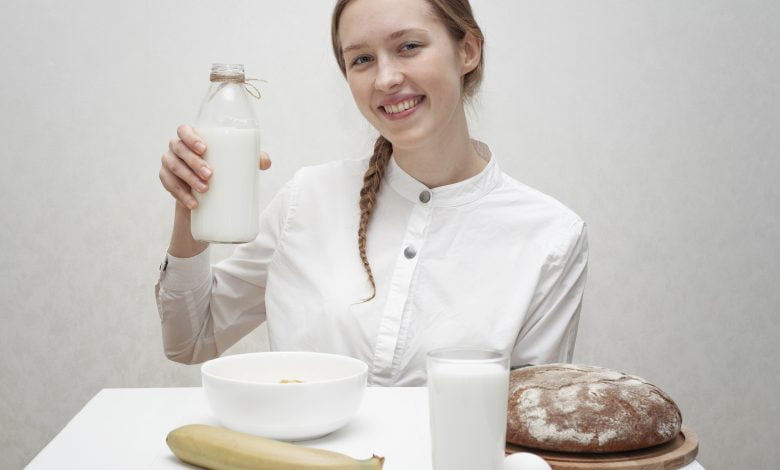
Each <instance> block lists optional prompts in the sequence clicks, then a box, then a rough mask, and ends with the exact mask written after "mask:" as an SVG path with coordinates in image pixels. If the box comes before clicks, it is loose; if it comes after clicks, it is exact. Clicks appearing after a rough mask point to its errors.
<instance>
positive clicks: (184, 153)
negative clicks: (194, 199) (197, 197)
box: [168, 139, 211, 188]
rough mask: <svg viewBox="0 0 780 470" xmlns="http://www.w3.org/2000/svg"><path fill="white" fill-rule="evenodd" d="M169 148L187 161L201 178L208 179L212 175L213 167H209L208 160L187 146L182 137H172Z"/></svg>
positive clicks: (194, 172)
mask: <svg viewBox="0 0 780 470" xmlns="http://www.w3.org/2000/svg"><path fill="white" fill-rule="evenodd" d="M168 150H169V152H170V153H172V154H173V155H175V156H176V157H178V159H180V160H181V161H183V162H184V163H186V164H187V166H188V167H189V168H190V170H191V171H192V173H193V174H195V175H197V176H198V177H199V178H200V179H201V180H203V181H207V180H208V179H209V177H211V168H209V165H208V164H207V163H206V161H205V160H203V158H201V157H200V155H197V154H195V153H194V152H193V151H192V150H191V149H190V148H189V147H187V145H186V144H184V141H182V140H181V139H171V141H170V142H168ZM180 176H181V175H180ZM193 183H194V182H193ZM192 187H193V188H195V185H194V184H193V185H192Z"/></svg>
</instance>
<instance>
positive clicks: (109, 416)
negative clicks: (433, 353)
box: [26, 387, 704, 470]
mask: <svg viewBox="0 0 780 470" xmlns="http://www.w3.org/2000/svg"><path fill="white" fill-rule="evenodd" d="M190 423H201V424H212V425H219V422H218V421H217V420H216V418H215V417H214V416H213V415H212V414H211V410H210V409H209V407H208V404H207V402H206V397H205V395H204V393H203V389H202V388H200V387H191V388H113V389H111V388H109V389H103V390H101V391H100V392H98V393H97V394H96V395H95V396H94V397H93V398H92V399H91V400H90V401H89V402H88V403H87V404H86V405H85V406H84V408H83V409H82V410H81V411H79V413H78V414H76V416H75V417H74V418H73V419H72V420H71V421H70V422H69V423H68V424H67V425H66V426H65V428H64V429H63V430H62V431H61V432H60V433H59V434H58V435H57V436H56V437H55V438H54V439H53V440H52V441H51V442H50V443H49V444H48V445H47V446H46V447H45V448H44V449H43V450H41V452H40V453H39V454H38V455H37V456H36V457H35V458H34V459H33V460H32V462H30V464H29V465H28V466H27V467H26V468H27V469H28V470H37V469H61V468H79V469H82V470H88V469H100V470H103V469H106V468H111V469H115V470H119V469H132V470H139V469H141V470H143V469H151V470H163V469H171V470H175V469H194V468H196V467H192V466H190V465H186V464H183V463H181V462H180V461H179V460H178V459H177V458H176V457H175V456H174V455H173V454H172V453H171V451H170V450H169V449H168V446H167V445H166V444H165V436H166V435H167V434H168V432H169V431H171V430H172V429H175V428H177V427H179V426H182V425H184V424H190ZM300 444H302V445H306V446H310V447H317V448H322V449H328V450H333V451H337V452H342V453H344V454H347V455H350V456H352V457H354V458H358V459H364V458H369V457H371V455H372V454H377V455H383V456H385V458H386V461H385V466H384V469H385V470H431V456H430V446H431V444H430V431H429V428H428V391H427V388H425V387H369V388H367V389H366V394H365V397H364V399H363V403H362V405H361V407H360V409H359V410H358V413H357V414H356V415H355V417H354V418H353V419H352V420H351V421H350V422H349V423H348V424H347V425H346V426H344V427H343V428H341V429H339V430H337V431H335V432H333V433H331V434H329V435H327V436H325V437H322V438H320V439H315V440H311V441H303V442H301V443H300ZM684 470H704V468H703V467H702V466H701V465H699V464H698V463H697V462H693V463H691V464H690V465H687V466H685V467H684Z"/></svg>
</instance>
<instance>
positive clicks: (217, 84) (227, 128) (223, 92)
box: [190, 64, 260, 243]
mask: <svg viewBox="0 0 780 470" xmlns="http://www.w3.org/2000/svg"><path fill="white" fill-rule="evenodd" d="M245 82H246V78H245V76H244V66H243V65H241V64H214V65H212V67H211V86H210V87H209V90H208V93H207V94H206V96H205V98H204V99H203V102H202V104H201V106H200V111H199V112H198V117H197V118H196V119H195V126H194V127H195V132H197V134H198V135H199V136H201V137H202V138H203V140H204V141H205V142H206V153H205V154H204V155H203V158H204V159H205V160H206V162H207V163H208V165H209V167H210V168H211V170H212V172H213V173H212V175H211V178H210V179H209V183H208V185H209V189H208V191H206V193H204V194H201V193H199V192H197V191H193V192H192V194H193V196H194V197H195V198H196V199H197V200H198V207H197V208H196V209H194V210H193V211H192V217H191V226H190V228H191V230H192V237H193V238H195V239H196V240H200V241H203V242H211V243H244V242H248V241H251V240H254V238H255V237H256V236H257V233H258V222H259V221H258V218H259V207H258V188H257V174H258V169H259V168H258V167H259V163H260V132H259V129H258V127H259V126H258V123H257V119H256V118H255V113H254V110H253V108H252V105H253V103H252V96H255V95H252V96H250V93H249V91H248V89H247V88H246V84H245ZM257 97H259V95H256V96H255V98H257Z"/></svg>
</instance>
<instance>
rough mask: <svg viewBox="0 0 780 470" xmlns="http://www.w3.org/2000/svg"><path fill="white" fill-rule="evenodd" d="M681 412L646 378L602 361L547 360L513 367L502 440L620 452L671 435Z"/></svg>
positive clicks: (543, 447) (679, 422)
mask: <svg viewBox="0 0 780 470" xmlns="http://www.w3.org/2000/svg"><path fill="white" fill-rule="evenodd" d="M681 425H682V415H681V414H680V409H679V408H678V407H677V405H676V404H675V403H674V401H672V399H671V398H670V397H669V395H667V394H666V393H664V392H663V391H662V390H661V389H659V388H658V387H656V386H655V385H652V384H650V383H648V382H647V381H646V380H644V379H641V378H639V377H636V376H633V375H627V374H624V373H622V372H616V371H613V370H610V369H605V368H603V367H594V366H586V365H573V364H548V365H543V366H530V367H524V368H521V369H516V370H513V371H512V372H511V373H510V379H509V412H508V416H507V441H508V442H510V443H512V444H516V445H519V446H523V447H530V448H533V449H541V450H551V451H558V452H589V453H605V452H623V451H629V450H636V449H643V448H646V447H651V446H655V445H659V444H663V443H664V442H668V441H670V440H672V439H674V437H675V436H677V434H678V433H679V432H680V426H681Z"/></svg>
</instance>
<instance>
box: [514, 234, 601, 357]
mask: <svg viewBox="0 0 780 470" xmlns="http://www.w3.org/2000/svg"><path fill="white" fill-rule="evenodd" d="M587 266H588V236H587V230H586V226H585V223H584V222H582V221H578V223H576V224H574V226H573V227H572V228H571V230H570V231H569V233H567V234H566V235H565V237H564V240H563V241H562V242H561V243H560V244H559V246H558V247H557V248H556V249H555V250H553V251H552V252H551V253H550V254H549V256H548V259H547V263H546V264H545V266H544V270H543V271H542V274H541V277H540V280H539V284H538V285H537V288H536V292H535V294H534V300H533V302H532V304H531V308H530V311H529V314H528V317H527V319H526V321H525V323H524V324H523V326H522V328H521V329H520V334H519V335H518V338H517V342H516V343H515V346H514V348H513V350H512V360H511V363H512V366H519V365H523V364H547V363H552V362H570V361H571V359H572V356H573V354H574V343H575V340H576V338H577V326H578V324H579V317H580V309H581V307H582V297H583V292H584V290H585V280H586V278H587Z"/></svg>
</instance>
